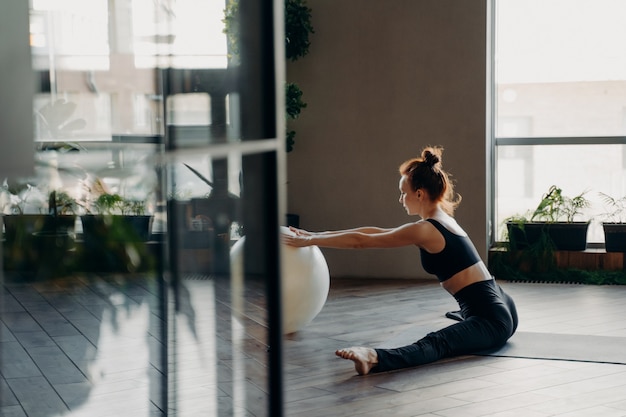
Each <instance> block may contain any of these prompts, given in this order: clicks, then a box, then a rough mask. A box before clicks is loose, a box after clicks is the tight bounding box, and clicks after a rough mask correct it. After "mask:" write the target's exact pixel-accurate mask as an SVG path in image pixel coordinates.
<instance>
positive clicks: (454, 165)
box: [287, 0, 487, 278]
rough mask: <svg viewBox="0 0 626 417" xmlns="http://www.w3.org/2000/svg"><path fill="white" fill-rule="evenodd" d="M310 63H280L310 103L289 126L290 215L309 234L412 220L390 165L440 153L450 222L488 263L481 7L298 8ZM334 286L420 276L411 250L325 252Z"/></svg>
mask: <svg viewBox="0 0 626 417" xmlns="http://www.w3.org/2000/svg"><path fill="white" fill-rule="evenodd" d="M308 5H309V7H311V9H312V11H313V25H314V28H315V34H314V35H313V36H312V38H311V48H310V53H309V55H307V56H306V57H304V58H303V59H301V60H300V61H297V62H295V63H289V64H288V67H287V78H288V80H289V81H294V82H297V83H298V84H299V85H300V87H301V88H302V90H303V91H304V96H303V99H304V101H305V102H307V103H308V107H307V108H306V109H305V110H304V112H303V113H302V115H301V116H300V118H299V119H298V120H297V121H296V123H295V124H293V128H294V129H295V130H296V131H297V136H296V145H295V150H294V151H293V152H291V153H289V154H288V156H287V164H288V184H287V190H288V207H287V208H288V211H289V212H293V213H298V214H299V215H300V216H301V219H300V222H301V226H302V227H303V228H306V229H310V230H324V229H335V228H349V227H356V226H360V225H378V226H395V225H399V224H401V223H404V222H407V221H413V220H417V219H416V218H410V217H407V216H406V213H405V212H404V210H403V208H402V206H401V205H400V204H399V203H398V197H399V192H398V187H397V186H398V179H399V178H398V174H397V167H398V165H399V164H400V163H401V162H402V161H403V160H405V159H407V158H409V157H411V156H414V155H417V154H418V153H419V152H420V150H421V148H422V147H423V146H425V145H442V146H443V147H444V148H445V149H446V150H445V152H444V159H443V162H444V167H445V168H446V169H448V170H449V171H450V172H451V173H452V174H453V176H454V177H453V178H454V179H455V180H456V181H457V191H458V192H459V193H460V194H461V195H462V196H463V203H462V204H461V206H460V208H459V210H458V211H457V219H458V220H459V222H460V223H461V224H462V225H463V226H464V227H465V228H466V230H467V232H468V233H469V234H470V236H471V238H472V239H473V240H474V242H475V244H476V245H477V247H478V250H479V252H480V253H481V255H482V256H483V258H484V257H485V255H486V247H487V243H486V242H487V237H486V235H485V230H486V226H485V224H486V191H487V190H486V185H485V184H486V145H485V140H486V139H485V137H486V130H485V125H486V123H485V108H486V101H485V100H486V92H485V88H486V87H485V86H486V81H485V78H486V47H485V45H486V9H485V8H486V6H485V1H484V0H389V1H380V0H308ZM323 251H324V254H325V256H326V260H327V262H328V265H329V268H330V272H331V276H333V277H346V276H351V277H382V278H386V277H388V278H394V277H398V278H408V277H422V276H427V274H426V273H425V272H424V271H423V270H422V269H421V266H420V262H419V252H418V251H417V250H416V249H414V248H402V249H385V250H361V251H348V250H332V249H324V250H323Z"/></svg>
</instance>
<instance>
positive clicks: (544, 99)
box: [494, 0, 626, 243]
mask: <svg viewBox="0 0 626 417" xmlns="http://www.w3.org/2000/svg"><path fill="white" fill-rule="evenodd" d="M494 5H495V30H494V39H495V48H494V52H495V54H494V56H495V68H494V69H495V71H494V80H495V86H494V121H495V126H494V132H495V141H494V143H495V147H496V149H495V152H494V155H495V162H496V164H495V177H494V178H495V207H494V209H495V227H496V235H495V239H496V240H502V238H503V229H504V227H503V224H502V223H503V221H504V220H505V219H506V218H507V217H509V216H512V215H516V214H524V213H525V212H526V211H528V210H530V209H533V208H534V207H535V206H536V205H537V203H538V202H539V200H540V198H541V196H542V195H543V194H544V193H545V192H546V191H547V190H548V188H549V187H550V186H551V185H553V184H554V185H557V186H559V187H560V188H562V189H563V192H564V193H565V194H567V195H572V196H574V195H578V194H580V193H581V192H586V197H587V198H588V199H589V200H591V202H592V206H591V207H590V208H589V209H588V210H587V211H586V212H585V213H584V215H583V216H581V217H580V218H579V219H578V220H586V219H589V218H592V219H594V221H592V223H591V226H590V229H589V235H588V242H590V243H602V242H603V240H604V236H603V233H602V228H601V225H600V223H599V220H600V218H599V214H600V213H602V212H603V211H604V210H605V208H604V207H603V204H602V198H601V196H600V193H605V194H609V195H612V196H615V197H621V196H623V195H626V49H624V47H623V45H622V43H623V40H624V39H626V25H625V24H624V21H626V2H625V1H623V0H523V1H522V0H495V1H494Z"/></svg>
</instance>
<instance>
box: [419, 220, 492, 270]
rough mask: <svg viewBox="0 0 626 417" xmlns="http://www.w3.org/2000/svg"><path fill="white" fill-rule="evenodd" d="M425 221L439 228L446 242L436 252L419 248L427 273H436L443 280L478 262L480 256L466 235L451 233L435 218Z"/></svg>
mask: <svg viewBox="0 0 626 417" xmlns="http://www.w3.org/2000/svg"><path fill="white" fill-rule="evenodd" d="M426 221H427V222H429V223H430V224H432V225H433V226H435V227H436V228H437V230H439V233H441V234H442V235H443V238H444V240H445V243H446V244H445V246H444V247H443V249H442V250H441V251H440V252H437V253H429V252H427V251H425V250H424V249H422V248H420V254H421V258H422V266H423V267H424V269H425V270H426V272H428V273H429V274H434V275H436V276H437V278H438V279H439V282H444V281H445V280H447V279H449V278H450V277H452V276H453V275H454V274H456V273H457V272H461V271H462V270H464V269H465V268H469V267H470V266H472V265H474V264H476V263H478V262H480V260H481V259H480V256H479V255H478V252H477V251H476V248H475V247H474V244H473V243H472V241H471V240H470V238H469V237H468V236H459V235H457V234H455V233H452V232H451V231H449V230H448V229H446V228H445V227H444V226H443V225H442V224H441V223H439V222H438V221H437V220H434V219H426Z"/></svg>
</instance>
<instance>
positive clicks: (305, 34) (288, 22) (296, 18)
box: [285, 0, 315, 61]
mask: <svg viewBox="0 0 626 417" xmlns="http://www.w3.org/2000/svg"><path fill="white" fill-rule="evenodd" d="M312 33H315V31H314V30H313V25H312V24H311V9H310V8H309V7H307V5H306V0H285V56H286V57H287V59H289V60H291V61H295V60H297V59H299V58H302V57H303V56H305V55H306V54H308V53H309V46H310V45H311V42H310V41H309V34H312Z"/></svg>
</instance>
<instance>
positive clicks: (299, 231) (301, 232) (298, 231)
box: [289, 226, 313, 236]
mask: <svg viewBox="0 0 626 417" xmlns="http://www.w3.org/2000/svg"><path fill="white" fill-rule="evenodd" d="M289 230H290V231H292V232H293V233H295V234H296V235H297V236H313V233H311V232H307V231H306V230H304V229H297V228H295V227H293V226H289Z"/></svg>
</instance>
